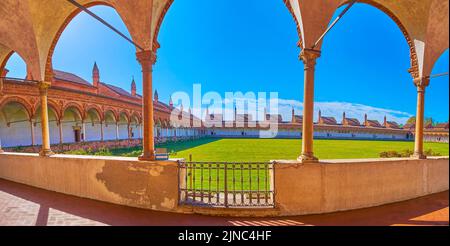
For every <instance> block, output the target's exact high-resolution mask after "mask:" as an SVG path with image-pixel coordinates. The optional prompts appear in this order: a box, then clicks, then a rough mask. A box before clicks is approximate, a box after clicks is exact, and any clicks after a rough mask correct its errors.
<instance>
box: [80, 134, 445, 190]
mask: <svg viewBox="0 0 450 246" xmlns="http://www.w3.org/2000/svg"><path fill="white" fill-rule="evenodd" d="M301 146H302V144H301V140H296V139H199V140H194V141H185V142H178V143H166V144H161V145H158V146H157V147H159V148H167V149H168V151H169V153H171V154H170V157H171V158H185V159H186V160H189V157H190V155H192V160H193V161H195V162H224V161H226V162H268V161H270V160H295V159H297V157H298V156H299V155H300V152H301ZM413 149H414V142H400V141H363V140H315V141H314V150H315V154H316V156H317V157H318V158H319V159H322V160H324V159H356V158H378V157H380V153H381V152H384V151H398V152H403V151H405V150H409V151H412V150H413ZM425 149H426V150H430V149H431V150H432V152H434V153H436V154H439V155H441V156H448V155H449V145H448V144H443V143H425ZM72 154H86V153H83V152H80V153H77V152H74V153H72ZM95 154H97V155H114V156H129V157H137V156H139V155H140V154H141V148H140V147H139V148H127V149H112V150H107V151H104V152H99V153H95ZM193 165H195V166H193ZM193 165H191V166H188V168H187V174H188V177H187V180H186V183H187V188H188V189H195V190H196V191H203V190H212V191H216V190H217V192H219V191H223V190H224V184H225V183H224V179H225V177H224V174H225V172H224V165H223V164H212V165H210V164H205V165H203V166H201V165H200V164H193ZM217 167H219V168H217ZM232 167H233V168H231V169H235V171H230V170H229V171H228V172H227V173H228V176H227V177H228V178H227V180H228V182H227V184H228V185H227V189H228V190H252V191H256V190H258V191H268V183H267V182H266V181H267V179H266V177H268V176H267V174H268V170H265V167H266V166H264V165H260V166H256V165H250V164H247V165H243V166H240V164H238V165H236V166H232ZM249 167H252V168H251V169H250V168H249ZM242 168H243V169H244V170H242ZM233 177H234V179H233ZM258 179H259V180H258Z"/></svg>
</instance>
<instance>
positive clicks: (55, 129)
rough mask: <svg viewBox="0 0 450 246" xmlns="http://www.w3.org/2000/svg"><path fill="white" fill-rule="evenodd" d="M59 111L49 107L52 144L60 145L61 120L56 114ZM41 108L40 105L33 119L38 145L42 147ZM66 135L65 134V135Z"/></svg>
mask: <svg viewBox="0 0 450 246" xmlns="http://www.w3.org/2000/svg"><path fill="white" fill-rule="evenodd" d="M56 112H57V110H56V109H55V108H54V107H53V106H52V105H48V126H49V135H50V144H59V143H60V142H61V141H60V140H61V137H60V131H59V118H58V114H57V113H56ZM41 119H42V118H41V106H40V105H39V106H38V108H37V109H36V113H35V114H34V117H33V124H34V127H33V129H34V136H35V143H36V145H42V124H41ZM63 134H64V133H63Z"/></svg>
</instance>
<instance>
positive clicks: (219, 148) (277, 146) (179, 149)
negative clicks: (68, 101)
mask: <svg viewBox="0 0 450 246" xmlns="http://www.w3.org/2000/svg"><path fill="white" fill-rule="evenodd" d="M157 147H161V148H167V149H168V150H169V153H171V158H185V159H187V160H188V159H189V155H192V160H193V161H230V162H232V161H248V162H255V161H263V162H264V161H270V160H295V159H297V157H298V156H299V154H300V152H301V140H296V139H200V140H195V141H186V142H181V143H168V144H162V145H159V146H157ZM413 149H414V143H413V142H401V141H363V140H315V141H314V151H315V154H316V156H317V157H318V158H319V159H356V158H378V157H380V153H381V152H383V151H399V152H401V151H404V150H411V151H412V150H413ZM425 149H426V150H428V149H432V150H433V152H434V153H438V154H440V155H442V156H448V155H449V145H448V144H444V143H425ZM111 152H112V154H113V155H116V156H138V155H139V154H140V148H134V149H117V150H111Z"/></svg>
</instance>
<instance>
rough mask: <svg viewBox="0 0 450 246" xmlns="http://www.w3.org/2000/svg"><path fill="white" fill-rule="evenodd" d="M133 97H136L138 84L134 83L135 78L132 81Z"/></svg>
mask: <svg viewBox="0 0 450 246" xmlns="http://www.w3.org/2000/svg"><path fill="white" fill-rule="evenodd" d="M131 95H132V96H134V97H135V96H136V82H135V81H134V77H133V80H132V81H131Z"/></svg>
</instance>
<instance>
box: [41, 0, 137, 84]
mask: <svg viewBox="0 0 450 246" xmlns="http://www.w3.org/2000/svg"><path fill="white" fill-rule="evenodd" d="M86 7H88V9H89V10H90V11H92V12H93V13H95V14H97V15H99V16H100V17H102V18H103V19H104V20H105V21H107V22H108V23H110V24H111V25H113V26H114V27H115V28H117V29H118V30H120V31H121V32H122V33H124V34H125V35H127V36H128V37H130V34H129V32H128V29H127V27H126V25H125V24H124V22H123V21H122V19H121V17H120V16H119V14H118V13H117V12H116V10H115V9H114V8H113V7H112V6H108V5H106V4H104V3H102V2H94V3H91V4H88V5H87V6H86ZM65 23H66V24H65V25H64V26H62V27H61V28H60V32H59V34H58V35H57V36H56V37H55V39H54V41H53V47H54V49H51V50H50V54H49V56H48V57H49V58H48V59H49V62H47V64H51V67H47V69H46V71H47V72H46V73H47V74H51V71H52V69H54V73H53V74H52V75H51V76H54V75H55V74H57V71H60V72H66V73H71V74H74V75H76V76H79V77H81V78H82V79H83V80H84V81H86V82H87V83H88V84H90V85H91V86H92V87H91V88H88V87H87V88H84V89H85V90H88V91H90V92H95V88H94V87H95V86H96V85H95V81H94V79H93V74H92V68H93V65H94V62H96V63H97V64H98V67H99V68H100V81H99V83H108V84H111V85H114V86H117V87H119V88H126V89H125V90H126V91H129V90H130V89H131V88H130V83H131V78H132V76H133V75H139V74H141V70H140V66H139V64H138V62H137V61H136V55H135V54H136V49H135V47H133V46H132V45H130V44H129V43H128V42H127V41H125V40H124V39H122V38H121V37H119V36H118V35H117V34H116V33H114V32H112V31H111V30H110V29H108V28H107V27H105V26H104V25H103V24H101V23H99V22H98V21H95V20H93V19H92V17H91V16H89V15H88V14H86V13H84V12H81V13H80V11H79V10H77V11H75V12H74V13H72V14H71V15H70V16H69V17H68V18H67V20H66V22H65ZM105 40H108V41H107V42H105ZM80 51H85V52H80ZM117 68H120V69H117ZM47 76H49V75H47ZM139 78H140V76H136V82H137V83H136V85H137V90H138V91H139V90H140V88H141V83H139V81H138V79H139ZM55 80H56V82H57V79H55ZM66 82H67V81H66Z"/></svg>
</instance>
